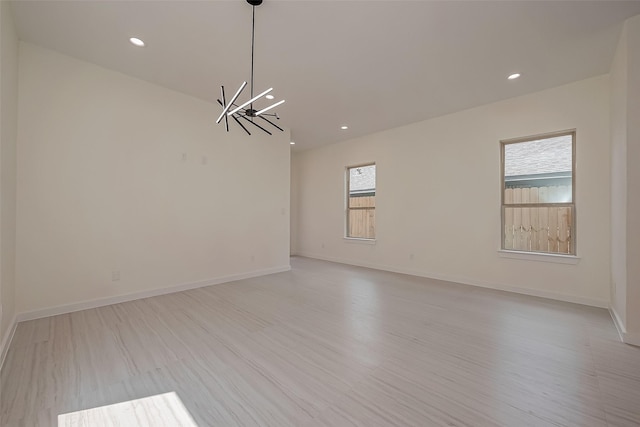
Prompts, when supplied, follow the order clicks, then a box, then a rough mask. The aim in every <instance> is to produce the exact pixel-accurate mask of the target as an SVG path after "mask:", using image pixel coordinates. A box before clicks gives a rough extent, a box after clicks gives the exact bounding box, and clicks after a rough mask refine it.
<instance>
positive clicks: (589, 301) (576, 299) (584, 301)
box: [298, 251, 609, 308]
mask: <svg viewBox="0 0 640 427" xmlns="http://www.w3.org/2000/svg"><path fill="white" fill-rule="evenodd" d="M298 255H299V256H303V257H307V258H316V259H321V260H324V261H331V262H337V263H340V264H349V265H356V266H359V267H366V268H371V269H374V270H384V271H391V272H393V273H401V274H409V275H411V276H418V277H426V278H428V279H436V280H443V281H446V282H455V283H461V284H463V285H471V286H478V287H481V288H488V289H495V290H498V291H506V292H513V293H516V294H522V295H529V296H533V297H539V298H547V299H552V300H557V301H564V302H571V303H574V304H581V305H588V306H591V307H598V308H608V307H609V301H608V300H602V299H596V298H586V297H580V296H575V295H566V294H561V293H557V292H549V291H541V290H537V289H529V288H519V287H517V286H511V285H505V284H500V283H494V282H487V281H484V280H478V279H472V278H468V277H460V276H449V275H446V274H439V273H432V272H426V271H417V270H410V269H406V268H397V267H392V266H388V265H380V264H374V263H368V262H360V261H353V260H348V259H342V258H335V257H327V256H323V255H317V254H312V253H309V252H305V251H298Z"/></svg>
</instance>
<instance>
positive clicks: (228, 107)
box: [216, 0, 284, 135]
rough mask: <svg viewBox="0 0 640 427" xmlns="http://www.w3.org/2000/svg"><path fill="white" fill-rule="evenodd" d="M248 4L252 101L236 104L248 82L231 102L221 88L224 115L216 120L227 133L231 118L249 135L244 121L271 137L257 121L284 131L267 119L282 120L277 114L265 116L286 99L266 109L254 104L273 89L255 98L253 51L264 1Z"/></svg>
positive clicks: (250, 0)
mask: <svg viewBox="0 0 640 427" xmlns="http://www.w3.org/2000/svg"><path fill="white" fill-rule="evenodd" d="M247 3H249V4H250V5H251V8H252V12H253V13H252V21H251V88H250V89H251V94H250V96H251V99H249V100H248V101H247V102H244V103H242V104H240V105H238V104H236V101H237V99H238V97H239V96H240V94H241V93H242V91H243V90H244V88H245V87H246V86H247V82H246V81H244V82H243V83H242V84H241V85H240V88H239V89H238V90H237V91H236V93H235V95H233V97H232V98H231V99H230V100H229V102H227V100H226V97H225V93H224V86H220V95H221V97H222V99H218V103H219V104H220V105H221V106H222V113H221V114H220V116H219V117H218V120H216V124H219V123H220V122H221V121H222V119H224V125H225V128H226V129H227V132H229V117H231V118H232V119H234V120H235V121H236V123H238V124H239V125H240V127H241V128H242V129H244V130H245V132H247V133H248V134H249V135H251V132H249V129H247V127H246V126H245V125H244V124H243V122H244V121H246V122H248V123H251V124H252V125H253V126H256V127H257V128H258V129H261V130H263V131H264V132H266V133H268V134H269V135H272V133H271V132H270V131H269V130H268V129H266V128H265V127H263V126H260V124H258V123H256V122H257V120H256V119H261V120H262V121H261V122H260V123H261V124H263V125H265V126H266V123H268V124H270V125H271V126H273V127H275V128H276V129H279V130H281V131H284V129H282V128H281V127H280V126H278V125H277V124H275V123H274V122H273V121H272V120H269V119H268V118H267V117H270V118H275V119H276V120H280V117H278V115H277V114H275V113H269V114H265V113H266V112H267V111H269V110H271V109H273V108H275V107H277V106H278V105H280V104H282V103H284V99H283V100H282V101H278V102H276V103H275V104H272V105H270V106H268V107H264V108H262V109H259V110H258V109H255V108H254V106H253V103H254V102H256V101H258V100H259V99H260V98H262V97H263V96H266V95H267V94H268V93H269V92H271V91H272V90H273V88H269V89H267V90H265V91H264V92H262V93H260V94H259V95H256V96H253V51H254V45H255V34H256V6H259V5H261V4H262V0H247ZM269 98H271V99H273V96H267V99H269ZM248 123H247V124H248Z"/></svg>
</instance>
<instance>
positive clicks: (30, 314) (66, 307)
mask: <svg viewBox="0 0 640 427" xmlns="http://www.w3.org/2000/svg"><path fill="white" fill-rule="evenodd" d="M289 270H291V266H290V265H286V266H281V267H272V268H266V269H264V270H255V271H249V272H247V273H240V274H231V275H228V276H221V277H216V278H213V279H207V280H202V281H198V282H191V283H183V284H180V285H174V286H169V287H167V288H160V289H150V290H147V291H141V292H134V293H130V294H125V295H116V296H112V297H104V298H96V299H93V300H87V301H80V302H74V303H71V304H63V305H58V306H55V307H48V308H41V309H37V310H31V311H26V312H22V313H19V314H17V315H16V320H17V321H18V322H24V321H26V320H34V319H41V318H43V317H49V316H56V315H58V314H66V313H73V312H74V311H80V310H86V309H90V308H97V307H104V306H105V305H111V304H118V303H121V302H127V301H133V300H137V299H142V298H149V297H155V296H159V295H166V294H172V293H175V292H181V291H187V290H189V289H196V288H202V287H205V286H211V285H219V284H221V283H227V282H233V281H236V280H243V279H250V278H252V277H259V276H266V275H267V274H274V273H281V272H283V271H289Z"/></svg>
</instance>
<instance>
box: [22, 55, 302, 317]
mask: <svg viewBox="0 0 640 427" xmlns="http://www.w3.org/2000/svg"><path fill="white" fill-rule="evenodd" d="M185 78H189V76H185ZM214 86H215V82H212V90H215V87H214ZM218 112H219V107H218V106H217V105H213V104H210V103H206V102H203V101H201V100H198V99H195V98H192V97H188V96H185V95H182V94H179V93H177V92H173V91H169V90H167V89H164V88H161V87H158V86H155V85H152V84H149V83H146V82H143V81H140V80H137V79H134V78H131V77H128V76H125V75H123V74H119V73H116V72H113V71H110V70H107V69H104V68H101V67H98V66H96V65H93V64H90V63H87V62H83V61H79V60H76V59H73V58H70V57H67V56H64V55H61V54H58V53H56V52H53V51H51V50H47V49H44V48H40V47H36V46H34V45H30V44H27V43H21V44H20V100H19V129H18V130H19V140H18V221H17V233H18V237H17V295H16V301H17V307H16V309H17V311H18V312H28V311H33V310H42V309H46V308H51V307H57V306H67V305H69V304H74V303H78V302H82V301H88V300H95V299H103V298H111V297H114V296H121V295H126V294H132V293H140V292H147V291H152V290H157V289H162V288H166V287H171V286H175V285H181V284H188V283H193V282H199V281H209V280H216V279H219V278H224V277H227V276H232V275H242V274H247V273H251V272H265V271H271V270H277V269H286V268H288V266H289V179H290V175H289V167H290V163H289V162H290V146H289V132H288V131H287V132H282V133H277V134H274V136H271V137H270V136H268V135H266V134H264V136H262V135H260V134H258V133H255V134H254V135H253V136H251V137H248V136H246V135H245V134H244V131H242V130H241V129H239V128H233V129H232V131H231V132H230V133H226V132H224V127H223V126H222V125H216V124H215V118H216V117H217V115H218ZM230 125H231V126H232V127H233V126H234V124H233V123H231V124H230ZM183 155H186V160H185V159H183ZM203 159H204V160H203ZM204 163H206V164H204ZM113 271H119V272H120V280H119V281H112V272H113Z"/></svg>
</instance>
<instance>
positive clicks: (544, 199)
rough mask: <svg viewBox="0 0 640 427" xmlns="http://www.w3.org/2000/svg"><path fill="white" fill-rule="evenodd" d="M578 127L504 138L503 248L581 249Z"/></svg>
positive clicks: (569, 251)
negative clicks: (578, 240)
mask: <svg viewBox="0 0 640 427" xmlns="http://www.w3.org/2000/svg"><path fill="white" fill-rule="evenodd" d="M575 139H576V133H575V130H571V131H564V132H558V133H554V134H547V135H540V136H533V137H528V138H520V139H513V140H508V141H501V142H500V150H501V153H500V154H501V168H502V172H501V176H502V179H501V191H502V249H505V250H514V251H526V252H543V253H552V254H570V255H575V254H576V244H575V242H576V226H575V223H576V221H575V218H576V208H575V194H576V193H575V147H576V146H575Z"/></svg>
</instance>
